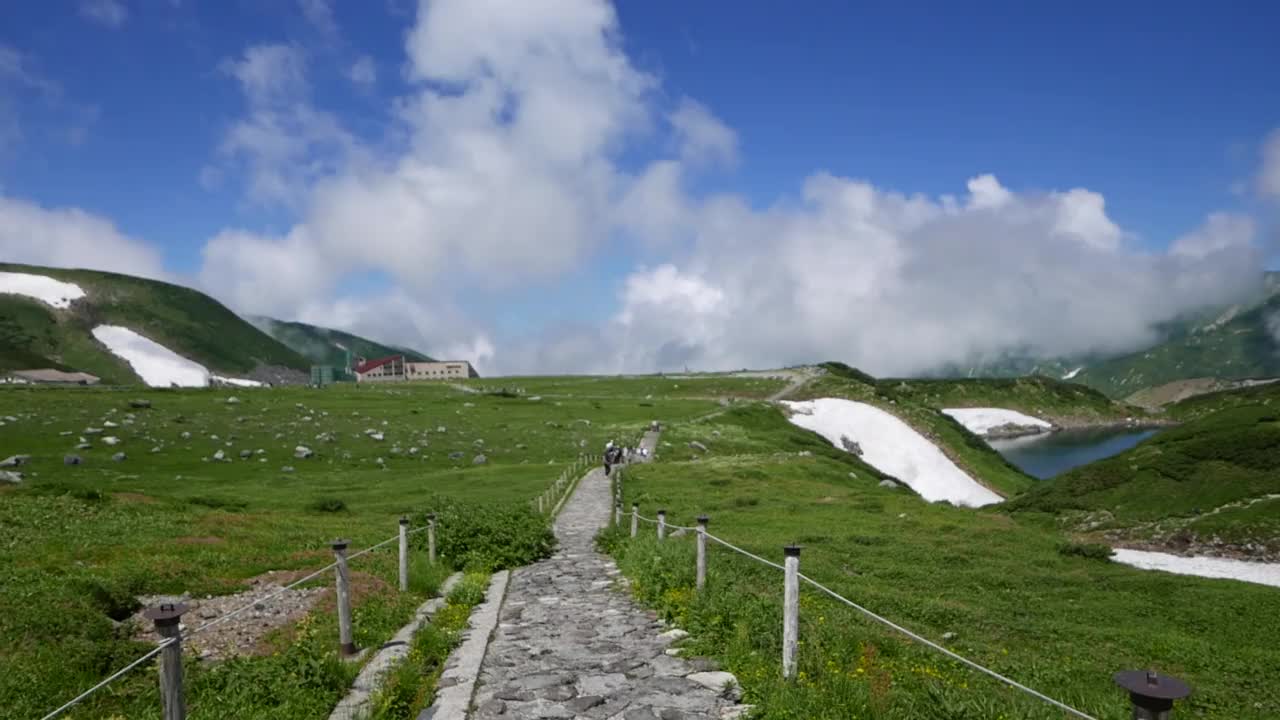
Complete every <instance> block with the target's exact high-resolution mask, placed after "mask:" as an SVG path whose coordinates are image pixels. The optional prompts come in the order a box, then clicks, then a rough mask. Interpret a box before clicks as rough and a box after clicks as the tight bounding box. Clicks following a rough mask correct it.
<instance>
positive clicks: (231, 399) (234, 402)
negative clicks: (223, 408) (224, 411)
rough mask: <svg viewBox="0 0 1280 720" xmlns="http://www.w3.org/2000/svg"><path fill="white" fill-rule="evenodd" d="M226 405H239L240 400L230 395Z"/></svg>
mask: <svg viewBox="0 0 1280 720" xmlns="http://www.w3.org/2000/svg"><path fill="white" fill-rule="evenodd" d="M227 404H228V405H239V404H240V398H238V397H236V396H235V395H232V396H231V397H229V398H227Z"/></svg>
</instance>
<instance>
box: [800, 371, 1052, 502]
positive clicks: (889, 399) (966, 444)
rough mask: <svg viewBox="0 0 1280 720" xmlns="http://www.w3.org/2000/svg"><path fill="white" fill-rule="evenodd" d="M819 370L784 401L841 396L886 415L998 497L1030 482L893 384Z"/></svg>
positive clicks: (855, 374)
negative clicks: (883, 412) (820, 374)
mask: <svg viewBox="0 0 1280 720" xmlns="http://www.w3.org/2000/svg"><path fill="white" fill-rule="evenodd" d="M824 367H826V368H827V370H828V372H827V374H826V375H823V376H821V377H819V378H817V379H815V380H812V381H810V382H809V383H807V384H806V385H805V386H804V387H802V388H801V389H800V390H798V391H797V392H796V393H795V394H794V395H793V396H792V397H791V398H790V399H792V400H812V399H816V398H844V399H846V400H856V401H858V402H865V403H869V404H871V405H875V406H876V407H879V408H880V409H882V410H885V411H888V412H891V413H893V414H894V415H896V416H898V418H900V419H901V420H903V421H904V422H906V423H907V424H908V425H910V426H911V427H912V428H914V429H915V430H916V432H918V433H920V434H922V435H924V436H925V437H927V438H929V439H930V440H931V441H933V443H934V444H936V445H937V446H938V447H939V448H940V449H941V450H942V452H943V453H944V454H946V456H947V457H948V458H950V459H951V461H952V462H954V463H955V464H956V465H957V466H959V467H960V468H961V469H962V470H964V471H965V472H967V473H968V474H969V475H970V476H972V477H974V478H975V479H977V480H978V481H979V482H981V483H982V484H983V485H986V486H987V487H989V488H991V489H992V490H993V491H995V492H996V493H999V494H1000V495H1003V496H1004V497H1012V496H1014V495H1017V494H1018V493H1020V492H1022V491H1023V490H1026V489H1027V488H1028V487H1030V486H1031V485H1032V484H1033V483H1035V480H1034V479H1032V478H1031V477H1030V476H1029V475H1027V474H1025V473H1023V472H1022V471H1021V470H1019V469H1018V468H1016V467H1014V466H1013V465H1011V464H1010V463H1009V462H1008V461H1007V460H1005V459H1004V458H1003V457H1001V456H1000V453H997V452H996V451H995V450H992V449H991V446H990V445H988V444H987V443H986V441H985V440H983V439H982V438H980V437H978V436H977V435H974V434H973V433H971V432H969V431H968V430H966V429H965V428H964V426H962V425H961V424H960V423H958V422H956V421H955V420H953V419H952V418H951V417H950V416H948V415H944V414H943V413H941V412H939V411H938V410H937V409H935V408H933V407H930V406H928V405H924V404H920V403H918V402H916V401H914V400H912V399H910V398H907V397H899V396H898V395H896V392H897V391H896V385H893V384H887V383H875V384H869V383H868V382H866V379H869V378H870V376H868V375H866V374H864V373H860V372H858V371H856V370H852V369H850V368H847V367H843V366H840V365H839V364H833V363H828V364H827V365H826V366H824ZM833 370H834V372H833ZM873 382H874V379H873Z"/></svg>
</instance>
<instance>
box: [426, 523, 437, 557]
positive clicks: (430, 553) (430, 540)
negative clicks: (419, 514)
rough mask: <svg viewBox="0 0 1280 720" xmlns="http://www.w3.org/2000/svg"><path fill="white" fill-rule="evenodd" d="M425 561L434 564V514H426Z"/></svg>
mask: <svg viewBox="0 0 1280 720" xmlns="http://www.w3.org/2000/svg"><path fill="white" fill-rule="evenodd" d="M427 561H428V562H430V563H431V564H432V565H435V564H436V514H435V513H427Z"/></svg>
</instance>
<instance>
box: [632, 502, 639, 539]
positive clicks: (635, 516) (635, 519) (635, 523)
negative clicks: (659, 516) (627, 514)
mask: <svg viewBox="0 0 1280 720" xmlns="http://www.w3.org/2000/svg"><path fill="white" fill-rule="evenodd" d="M639 530H640V506H639V505H637V504H635V503H631V537H635V536H636V532H637V531H639Z"/></svg>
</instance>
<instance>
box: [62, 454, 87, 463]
mask: <svg viewBox="0 0 1280 720" xmlns="http://www.w3.org/2000/svg"><path fill="white" fill-rule="evenodd" d="M82 462H84V460H82V459H80V456H79V455H66V456H64V457H63V458H62V464H63V465H79V464H80V463H82Z"/></svg>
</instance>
